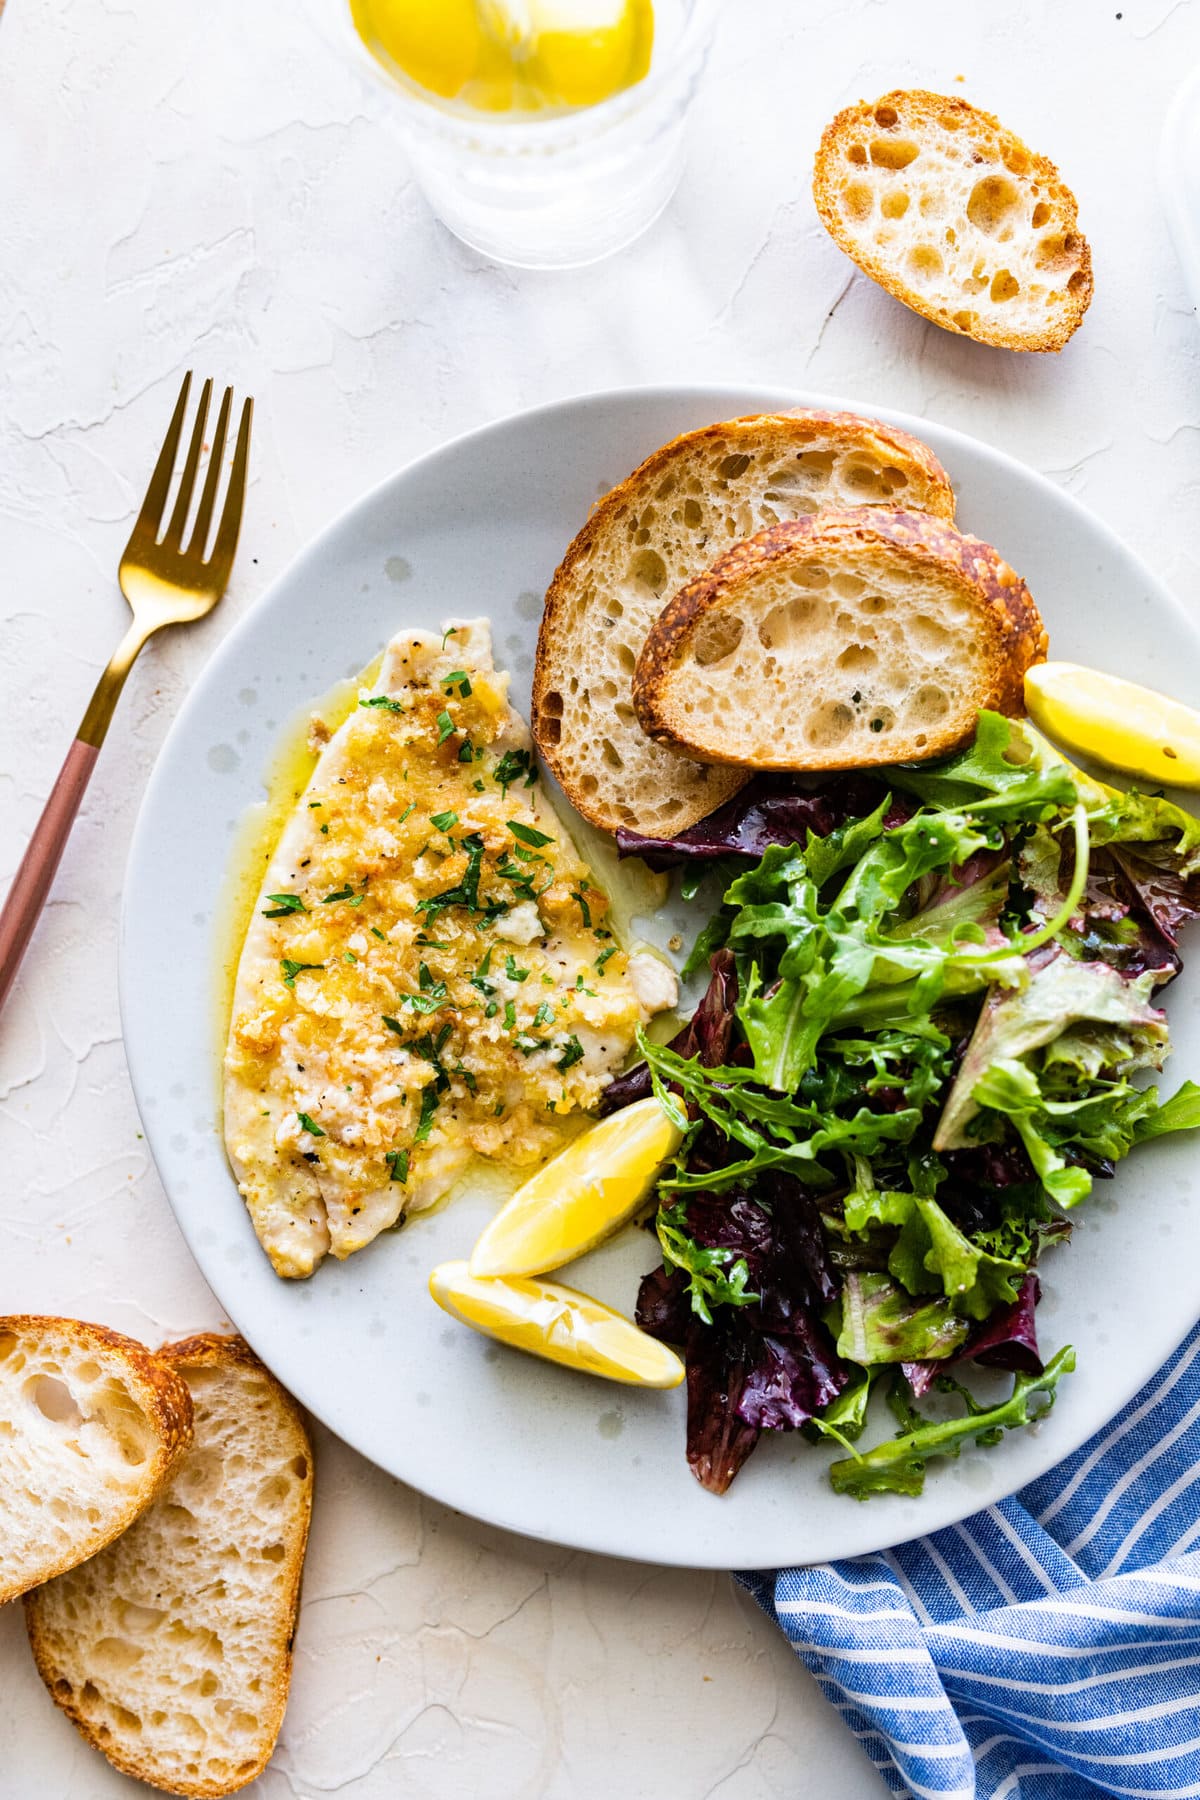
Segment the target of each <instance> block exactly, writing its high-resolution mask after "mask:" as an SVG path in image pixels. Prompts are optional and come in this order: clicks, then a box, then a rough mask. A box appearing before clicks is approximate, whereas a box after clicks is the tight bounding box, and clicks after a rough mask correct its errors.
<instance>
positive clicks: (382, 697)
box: [358, 694, 404, 713]
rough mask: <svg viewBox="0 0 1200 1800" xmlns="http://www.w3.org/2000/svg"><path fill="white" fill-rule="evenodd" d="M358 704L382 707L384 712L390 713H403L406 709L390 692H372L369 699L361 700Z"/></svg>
mask: <svg viewBox="0 0 1200 1800" xmlns="http://www.w3.org/2000/svg"><path fill="white" fill-rule="evenodd" d="M358 704H359V705H360V706H377V707H382V709H383V711H384V712H390V713H402V712H403V711H404V708H403V707H402V706H401V704H400V702H399V701H398V700H393V699H392V697H391V695H390V694H372V695H371V698H370V699H369V700H360V701H359V703H358Z"/></svg>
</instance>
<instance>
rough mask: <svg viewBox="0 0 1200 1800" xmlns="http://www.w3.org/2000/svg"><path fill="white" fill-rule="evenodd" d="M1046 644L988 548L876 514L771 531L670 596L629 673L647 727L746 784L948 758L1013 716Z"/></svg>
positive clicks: (1029, 608) (1030, 609) (940, 528)
mask: <svg viewBox="0 0 1200 1800" xmlns="http://www.w3.org/2000/svg"><path fill="white" fill-rule="evenodd" d="M1047 645H1048V639H1047V636H1046V630H1045V627H1044V626H1043V624H1042V621H1041V618H1040V616H1039V614H1038V610H1037V607H1036V606H1035V605H1034V603H1033V599H1032V597H1031V595H1030V593H1029V590H1028V588H1027V587H1026V586H1025V584H1024V582H1023V581H1022V580H1021V579H1020V577H1019V576H1017V575H1016V574H1014V573H1013V571H1012V569H1010V568H1009V566H1008V564H1007V563H1006V562H1004V561H1003V560H1002V558H1001V557H1000V556H998V555H997V553H996V551H995V550H993V549H992V548H991V546H990V545H989V544H983V543H980V541H979V540H978V539H977V538H972V537H964V536H962V535H960V533H959V532H957V531H955V530H954V528H953V527H952V526H950V525H947V524H945V523H944V522H942V521H941V520H938V519H930V518H926V517H922V516H921V515H920V514H917V513H907V512H889V511H884V510H882V509H880V508H875V509H872V510H871V511H866V510H861V509H860V510H858V511H854V512H844V513H825V514H820V515H818V516H817V517H815V518H811V519H795V520H790V521H787V522H785V523H784V524H781V525H773V526H771V527H770V529H769V530H767V531H763V532H760V533H759V534H758V535H757V536H756V537H753V538H750V539H749V540H748V541H747V542H746V543H744V544H737V545H735V546H734V548H733V549H732V550H728V551H727V552H726V553H725V555H724V556H722V557H719V558H718V559H717V561H716V562H715V563H714V564H713V566H712V568H711V569H709V570H708V571H707V572H706V573H705V574H704V575H701V576H700V577H699V578H698V579H697V580H696V581H693V582H691V583H689V585H688V586H687V587H685V588H684V589H683V591H682V592H681V593H679V594H677V595H676V596H675V598H674V600H672V602H671V604H670V606H668V607H667V609H666V611H665V612H664V613H663V615H662V617H661V618H660V619H659V620H658V622H657V623H656V625H655V626H654V628H653V630H652V631H651V633H650V636H649V638H648V640H647V642H646V647H645V649H644V650H643V651H642V654H641V657H640V658H639V660H638V665H637V670H636V672H635V675H634V682H633V693H634V701H635V703H636V705H637V710H638V717H639V718H640V720H641V722H642V724H643V726H644V728H645V730H646V731H647V732H648V733H649V734H650V735H651V736H652V737H654V738H655V739H657V740H658V741H659V742H660V743H663V744H665V745H669V746H670V747H671V748H672V749H673V750H675V751H677V752H682V753H683V754H685V755H688V756H698V757H705V758H707V759H709V760H711V761H713V762H721V763H732V764H734V765H736V766H738V767H740V768H747V769H812V770H816V769H852V768H853V769H858V768H866V767H870V766H872V765H877V764H880V763H893V762H918V761H921V760H923V759H924V758H927V757H932V756H943V755H945V754H947V753H948V752H949V751H951V750H954V749H957V748H958V747H959V746H960V745H961V744H964V743H966V742H968V741H969V739H970V737H971V735H972V733H973V731H974V729H975V720H976V715H977V713H978V712H979V710H980V708H981V707H990V708H994V709H995V710H997V711H999V712H1005V713H1020V712H1021V711H1023V683H1024V676H1025V671H1026V669H1027V668H1029V666H1030V665H1031V664H1032V663H1035V662H1042V661H1043V660H1044V659H1045V655H1046V650H1047Z"/></svg>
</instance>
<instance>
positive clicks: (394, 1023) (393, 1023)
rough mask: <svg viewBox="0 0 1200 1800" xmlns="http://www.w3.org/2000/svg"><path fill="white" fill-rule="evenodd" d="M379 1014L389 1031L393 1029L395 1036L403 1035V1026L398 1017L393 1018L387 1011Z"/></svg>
mask: <svg viewBox="0 0 1200 1800" xmlns="http://www.w3.org/2000/svg"><path fill="white" fill-rule="evenodd" d="M380 1016H381V1017H382V1019H383V1022H384V1024H385V1025H386V1026H387V1028H388V1030H389V1031H394V1032H395V1033H396V1036H397V1037H403V1036H404V1026H403V1025H402V1024H401V1023H400V1021H399V1019H393V1018H392V1017H391V1016H390V1015H389V1014H388V1013H383V1014H381V1015H380Z"/></svg>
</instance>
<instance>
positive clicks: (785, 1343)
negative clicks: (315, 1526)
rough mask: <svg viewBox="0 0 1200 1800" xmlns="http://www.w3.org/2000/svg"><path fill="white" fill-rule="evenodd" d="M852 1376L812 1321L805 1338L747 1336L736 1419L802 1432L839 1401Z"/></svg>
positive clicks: (771, 1428)
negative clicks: (832, 1353) (804, 1427)
mask: <svg viewBox="0 0 1200 1800" xmlns="http://www.w3.org/2000/svg"><path fill="white" fill-rule="evenodd" d="M848 1379H849V1377H848V1372H847V1371H846V1370H845V1369H844V1368H843V1367H842V1365H841V1364H840V1363H839V1362H838V1360H837V1358H836V1357H835V1356H833V1355H831V1354H830V1352H829V1351H828V1350H827V1348H826V1346H825V1345H824V1343H822V1341H821V1334H820V1331H819V1328H818V1327H816V1326H815V1324H812V1323H811V1322H810V1323H809V1325H808V1326H807V1327H806V1332H805V1335H803V1336H793V1337H788V1338H782V1337H771V1336H767V1335H764V1336H762V1337H759V1338H758V1339H757V1340H754V1339H751V1338H749V1337H748V1338H747V1365H746V1373H745V1380H744V1383H743V1386H742V1392H741V1398H740V1399H739V1401H738V1404H737V1412H738V1417H739V1418H740V1419H742V1420H743V1421H744V1422H745V1423H746V1424H747V1425H754V1426H756V1427H757V1428H758V1429H759V1430H760V1431H798V1430H799V1429H800V1427H801V1426H802V1425H807V1423H808V1421H809V1420H810V1419H811V1418H812V1417H813V1414H814V1413H817V1412H819V1411H820V1410H821V1408H822V1407H823V1406H828V1404H829V1402H830V1401H831V1400H836V1399H837V1396H838V1395H839V1394H840V1393H841V1391H842V1389H843V1388H844V1387H845V1385H846V1382H847V1380H848Z"/></svg>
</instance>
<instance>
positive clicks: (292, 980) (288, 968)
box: [279, 956, 325, 993]
mask: <svg viewBox="0 0 1200 1800" xmlns="http://www.w3.org/2000/svg"><path fill="white" fill-rule="evenodd" d="M279 966H280V968H281V969H282V970H283V985H284V987H285V988H291V990H292V992H293V993H295V991H296V977H297V975H301V974H303V972H304V970H305V969H323V968H324V967H325V964H324V963H302V962H293V961H292V959H291V957H290V956H285V957H283V958H282V960H281V961H280V964H279Z"/></svg>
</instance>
